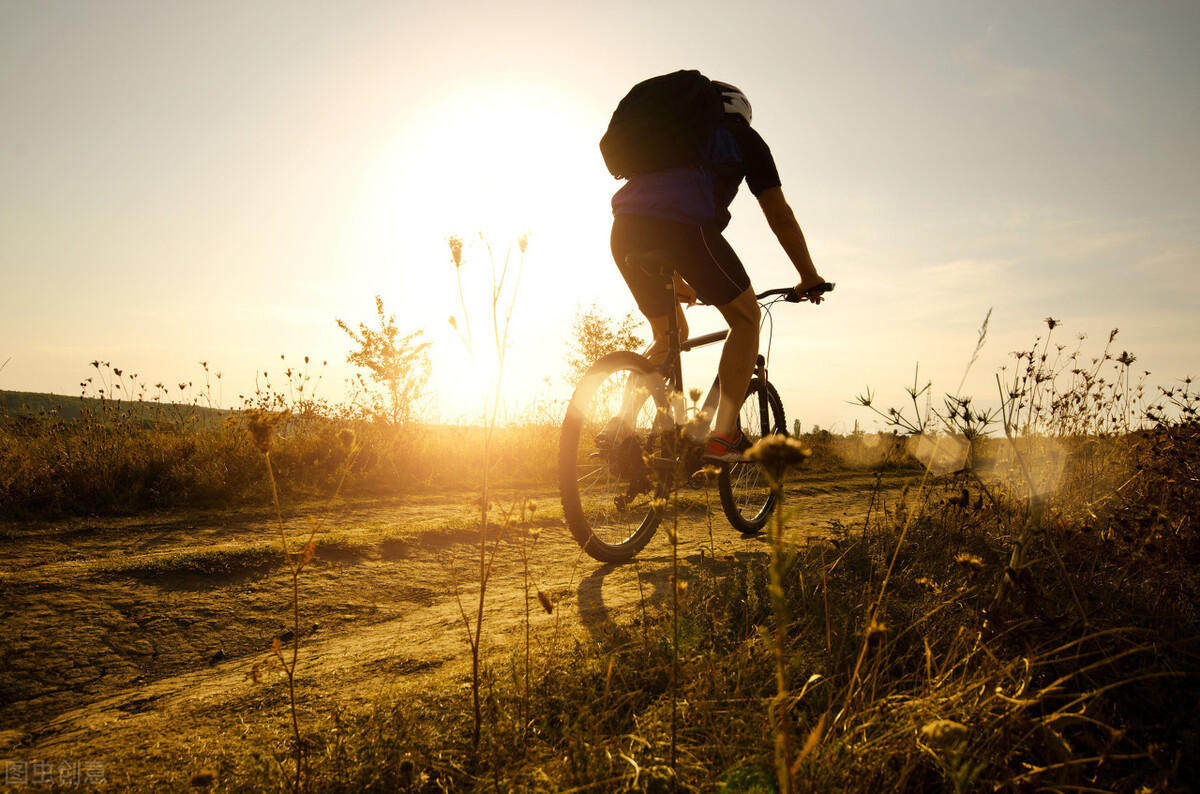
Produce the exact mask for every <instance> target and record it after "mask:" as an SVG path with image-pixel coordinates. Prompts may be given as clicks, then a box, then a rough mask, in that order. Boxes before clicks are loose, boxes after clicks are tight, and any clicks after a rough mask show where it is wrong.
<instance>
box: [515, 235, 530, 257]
mask: <svg viewBox="0 0 1200 794" xmlns="http://www.w3.org/2000/svg"><path fill="white" fill-rule="evenodd" d="M528 245H529V232H523V233H522V234H521V236H520V237H518V238H517V248H519V249H521V253H525V248H526V247H527V246H528Z"/></svg>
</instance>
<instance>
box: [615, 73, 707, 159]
mask: <svg viewBox="0 0 1200 794" xmlns="http://www.w3.org/2000/svg"><path fill="white" fill-rule="evenodd" d="M724 113H725V106H724V100H723V98H722V96H721V91H720V89H719V88H717V86H715V85H714V84H713V82H712V80H709V79H708V78H707V77H705V76H704V75H702V74H700V72H698V71H696V70H695V69H687V70H681V71H678V72H672V73H671V74H664V75H659V76H658V77H651V78H650V79H649V80H644V81H642V82H640V83H638V84H637V85H635V86H634V87H633V88H632V89H630V91H629V93H628V94H626V95H625V98H624V99H622V100H621V102H620V103H619V104H618V105H617V109H616V111H615V112H614V113H613V115H612V120H611V121H610V122H609V124H608V130H607V131H606V132H605V133H604V137H603V138H601V139H600V153H601V154H602V155H603V156H604V164H605V165H606V166H608V170H609V172H610V173H611V174H612V175H613V176H614V177H616V178H617V179H628V178H629V177H631V176H633V175H635V174H644V173H647V172H650V171H661V170H663V169H664V168H675V167H678V166H682V165H691V164H693V163H696V162H699V161H700V160H701V147H703V146H704V144H705V142H706V141H707V140H708V136H709V134H711V133H712V131H713V129H715V128H716V126H717V124H718V123H720V121H721V119H722V117H723V116H724Z"/></svg>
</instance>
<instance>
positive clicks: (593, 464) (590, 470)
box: [558, 353, 670, 562]
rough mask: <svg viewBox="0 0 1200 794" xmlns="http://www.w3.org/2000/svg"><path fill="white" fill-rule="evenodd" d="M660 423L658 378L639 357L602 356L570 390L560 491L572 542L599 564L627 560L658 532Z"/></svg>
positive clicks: (664, 412)
mask: <svg viewBox="0 0 1200 794" xmlns="http://www.w3.org/2000/svg"><path fill="white" fill-rule="evenodd" d="M660 409H661V410H660ZM664 421H665V422H666V423H668V424H669V423H670V414H669V410H668V403H667V399H666V396H665V390H664V388H663V385H662V378H661V376H660V375H659V374H658V373H657V372H656V371H655V370H654V368H653V367H652V366H651V364H650V362H649V361H647V360H646V359H645V358H643V357H642V356H639V355H637V354H636V353H610V354H609V355H607V356H604V357H603V358H601V359H600V360H599V361H597V362H596V363H595V364H594V365H592V367H591V369H589V370H588V371H587V374H586V375H584V377H583V379H582V380H581V381H580V382H579V385H578V386H577V387H576V388H575V394H574V396H572V398H571V404H570V405H569V406H568V408H567V416H566V419H565V420H564V422H563V427H562V436H561V438H560V440H559V447H558V476H559V490H560V493H561V496H562V505H563V514H564V516H565V517H566V520H567V526H568V527H570V529H571V534H572V535H574V537H575V540H576V541H578V542H579V545H580V546H581V547H583V550H584V551H586V552H587V553H588V554H590V555H591V556H592V557H594V558H595V559H597V560H599V561H601V562H624V561H626V560H629V559H632V558H633V556H634V555H635V554H637V553H638V552H639V551H641V549H642V547H643V546H645V545H646V543H647V542H648V541H649V540H650V538H651V537H652V536H653V535H654V530H655V529H657V527H658V522H659V520H660V517H661V516H660V513H659V512H658V511H656V510H655V509H654V507H653V506H652V505H651V502H652V501H653V500H654V499H660V498H665V497H666V495H667V492H668V477H664V476H663V472H664V471H665V470H666V469H669V467H664V466H662V465H658V464H661V463H662V462H663V461H664V457H665V456H664V450H663V448H662V444H663V443H665V442H666V438H667V435H668V434H666V433H662V432H659V431H658V430H656V428H658V427H662V425H663V423H664ZM618 423H619V425H618Z"/></svg>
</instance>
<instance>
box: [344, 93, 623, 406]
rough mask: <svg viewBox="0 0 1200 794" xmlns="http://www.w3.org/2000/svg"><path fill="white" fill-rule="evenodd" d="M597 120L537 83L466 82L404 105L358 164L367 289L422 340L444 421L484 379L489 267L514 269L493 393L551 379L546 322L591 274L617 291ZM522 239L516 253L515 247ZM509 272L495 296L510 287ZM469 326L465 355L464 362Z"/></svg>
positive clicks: (555, 337)
mask: <svg viewBox="0 0 1200 794" xmlns="http://www.w3.org/2000/svg"><path fill="white" fill-rule="evenodd" d="M605 121H606V116H605V114H604V112H600V113H599V115H597V112H596V111H595V109H588V108H586V107H583V106H582V104H581V103H580V102H579V101H578V100H576V99H574V98H572V97H570V96H568V95H563V94H562V93H560V92H556V91H555V90H553V89H550V88H547V87H545V86H538V85H535V84H524V83H523V84H486V85H478V86H473V87H472V88H470V89H469V90H462V91H458V92H455V93H452V94H449V95H448V96H447V97H446V98H445V99H444V100H441V101H438V102H435V103H431V104H426V105H419V106H416V105H415V106H414V108H413V109H412V116H411V117H410V118H406V119H404V120H403V123H402V124H401V125H400V126H399V127H398V129H397V132H396V135H395V136H394V140H393V141H392V143H391V145H390V146H388V147H387V149H386V151H383V152H381V153H380V154H379V156H377V157H376V158H375V160H374V162H373V164H372V165H371V167H370V179H369V183H370V185H371V187H372V190H369V191H367V192H366V193H365V195H366V201H365V203H366V205H367V206H366V208H365V210H364V212H363V217H364V218H366V219H368V220H369V222H370V223H371V224H372V225H373V228H374V231H373V233H372V235H371V236H372V237H373V238H374V239H375V241H376V243H375V246H374V247H375V249H376V250H377V251H380V252H382V253H378V254H377V261H379V262H381V263H382V264H381V265H379V271H378V272H379V281H380V283H381V285H383V288H384V290H385V291H390V292H391V293H393V294H400V295H403V296H404V297H403V298H401V299H400V300H401V301H404V302H405V305H404V307H403V314H404V321H405V324H406V326H407V327H412V328H425V329H427V333H428V338H430V339H431V340H432V341H433V342H434V348H435V351H436V360H435V362H434V375H433V378H432V379H431V382H430V387H431V391H433V392H434V393H435V394H436V396H437V401H438V405H439V412H440V414H441V416H442V417H443V418H444V419H448V420H452V419H453V417H454V416H455V415H460V414H461V415H468V416H469V415H471V414H475V413H478V408H479V405H480V401H479V398H478V395H479V393H480V391H481V390H487V389H488V388H489V387H490V385H491V384H492V383H494V382H495V380H496V376H497V373H494V372H492V371H491V366H492V365H491V364H490V363H489V361H488V359H489V358H491V357H494V356H495V353H496V349H495V344H494V340H493V339H492V336H491V335H492V333H493V330H494V329H493V323H492V316H491V312H492V303H491V295H490V292H489V291H490V288H491V272H492V269H493V268H498V269H502V268H503V265H504V262H505V261H506V260H508V261H511V262H518V261H519V263H520V267H521V271H520V273H519V274H518V275H519V279H520V280H519V287H518V289H517V294H516V310H515V314H514V323H513V324H514V329H513V330H514V333H516V334H518V335H519V334H520V333H521V332H522V329H524V331H525V332H526V336H525V337H524V338H520V339H517V338H514V339H512V340H511V350H510V352H509V354H508V358H507V360H506V363H505V368H504V374H503V384H504V391H505V392H506V395H508V394H511V390H512V389H513V388H514V387H520V386H521V385H522V384H527V383H531V384H533V386H534V387H537V386H539V385H541V384H542V383H543V380H544V377H545V376H546V375H548V374H553V373H554V372H555V371H556V367H557V366H558V364H557V362H558V360H559V359H560V358H561V356H562V352H561V348H562V346H563V344H564V341H563V332H562V329H559V328H558V327H557V326H558V325H561V326H562V327H563V328H565V329H569V327H570V313H571V311H572V310H573V307H574V305H575V304H576V303H577V302H578V301H580V300H584V299H594V298H595V294H594V293H595V289H596V284H597V281H598V280H597V278H596V276H595V274H597V273H603V274H605V276H606V277H608V278H609V280H611V281H612V282H613V283H614V284H615V285H616V286H617V287H622V288H623V284H621V283H620V280H619V277H618V276H617V275H616V271H615V269H614V268H612V267H611V262H610V259H611V256H610V254H609V253H608V229H609V226H610V224H611V213H610V211H609V208H608V199H609V197H610V196H611V194H612V191H613V189H614V187H615V185H614V183H613V180H612V179H611V177H610V176H609V175H608V173H607V172H606V170H605V169H604V164H603V161H602V159H601V158H600V154H599V147H598V145H597V143H598V140H599V137H600V134H601V133H602V132H603V124H604V123H605ZM597 126H599V127H600V129H599V131H598V130H597V129H596V127H597ZM525 235H528V238H527V239H528V241H529V246H528V251H527V252H526V251H521V250H519V246H518V241H519V240H520V239H521V238H522V237H523V236H525ZM451 236H456V237H459V238H461V239H462V240H463V241H464V243H465V248H464V254H463V255H464V261H463V266H462V268H461V269H456V268H455V266H454V265H453V264H452V263H451V255H450V249H449V246H448V245H447V240H448V239H449V238H450V237H451ZM610 271H611V272H610ZM513 275H514V274H512V273H511V272H510V274H509V279H510V280H509V281H506V282H505V286H506V288H507V287H508V286H516V285H515V284H514V282H513V281H512V278H513ZM599 281H600V282H603V281H604V278H600V279H599ZM391 285H395V286H394V287H393V286H391ZM589 290H590V292H589ZM460 296H461V297H460ZM503 297H504V296H502V300H503ZM464 303H465V304H466V308H465V309H464V308H463V304H464ZM398 305H399V303H398ZM501 308H503V307H501ZM559 315H561V316H559ZM452 316H453V317H454V318H455V323H456V324H457V329H454V328H451V326H450V324H449V322H448V321H449V318H450V317H452ZM468 320H469V322H470V324H471V329H472V334H471V339H470V341H471V346H472V348H473V349H472V351H471V352H470V354H464V353H462V351H463V349H464V343H463V337H464V336H466V334H465V331H466V326H467V322H468ZM532 324H540V326H541V327H540V329H539V331H538V332H536V333H535V332H533V331H531V330H530V326H531V325H532ZM556 324H557V325H556ZM551 326H553V327H551ZM531 337H532V338H531ZM506 399H508V398H507V397H506ZM511 399H513V400H514V401H515V402H522V401H523V399H524V398H522V397H517V396H512V398H511Z"/></svg>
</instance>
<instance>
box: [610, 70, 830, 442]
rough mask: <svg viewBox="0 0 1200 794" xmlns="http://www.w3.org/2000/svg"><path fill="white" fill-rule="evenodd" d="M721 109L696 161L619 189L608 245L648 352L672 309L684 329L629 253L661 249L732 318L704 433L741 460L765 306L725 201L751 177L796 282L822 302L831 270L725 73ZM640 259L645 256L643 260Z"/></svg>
mask: <svg viewBox="0 0 1200 794" xmlns="http://www.w3.org/2000/svg"><path fill="white" fill-rule="evenodd" d="M716 85H717V86H718V88H719V89H720V90H721V94H722V96H723V97H724V102H725V116H724V119H723V120H722V122H721V123H720V124H719V125H718V126H717V128H716V129H715V130H714V132H713V133H712V135H711V136H710V137H709V139H708V142H707V144H706V145H705V147H704V151H703V162H702V163H701V164H699V165H691V166H683V167H679V168H670V169H666V170H662V171H653V172H650V173H645V174H637V175H634V176H633V177H631V178H630V179H629V181H628V182H627V183H626V184H625V185H624V186H622V187H621V189H620V190H618V191H617V193H616V194H615V195H614V196H613V199H612V208H613V228H612V238H611V245H612V254H613V259H614V260H616V263H617V267H618V268H619V269H620V270H621V275H622V276H623V277H624V279H625V283H626V284H628V286H629V289H630V292H632V293H633V297H634V300H635V301H636V302H637V305H638V309H640V310H641V312H642V313H643V314H644V315H646V319H647V320H648V321H649V322H650V329H651V331H652V333H653V335H654V341H653V343H652V344H651V346H650V350H649V353H648V355H649V358H650V360H651V361H652V362H654V363H656V364H657V363H659V362H660V361H661V360H662V358H663V356H664V355H665V353H666V348H667V327H668V319H669V313H670V312H672V311H674V312H675V313H676V317H677V318H678V322H679V328H680V334H681V336H682V338H685V339H686V338H687V322H686V320H685V319H684V316H683V310H682V308H681V307H680V306H672V305H671V303H670V298H669V295H670V292H669V290H668V289H667V282H666V278H668V277H667V276H665V275H664V274H663V273H662V272H661V271H659V270H657V269H656V270H654V271H653V272H651V271H649V270H646V269H644V268H643V267H640V266H639V263H638V260H637V258H636V257H635V258H634V259H633V263H632V264H631V263H629V262H627V261H626V258H627V257H628V255H629V254H630V253H631V252H647V251H662V252H665V253H667V254H668V255H669V256H670V258H671V259H670V261H671V263H672V265H673V266H674V267H675V274H674V276H673V277H672V278H673V279H674V282H675V287H676V291H677V294H678V296H679V300H680V301H681V302H684V303H687V304H688V305H692V304H693V303H695V302H696V300H697V299H699V300H701V301H703V302H704V303H707V304H710V305H713V306H716V307H717V310H718V311H720V312H721V315H722V316H723V317H724V318H725V321H726V322H727V323H728V324H729V336H728V338H727V339H726V340H725V346H724V348H723V349H722V351H721V360H720V364H719V366H718V370H717V374H718V377H719V379H720V391H721V393H720V402H719V403H718V406H717V415H716V417H714V420H713V428H712V431H711V432H710V433H709V435H708V438H707V439H706V441H705V457H706V458H708V459H710V460H718V461H726V462H734V461H739V460H743V459H744V457H743V455H742V453H743V452H744V451H745V450H746V448H747V447H748V446H749V442H748V441H747V440H746V439H745V438H744V437H743V436H742V434H741V431H740V430H739V429H738V427H737V411H738V408H739V406H740V405H741V403H742V399H743V397H744V396H745V394H746V389H747V387H748V386H749V384H750V378H751V376H752V375H753V372H754V365H755V361H756V360H757V356H758V334H759V308H758V301H757V300H756V299H755V297H754V288H753V287H751V285H750V277H749V276H748V275H747V274H746V269H745V267H743V266H742V263H741V260H739V259H738V256H737V254H736V253H734V250H733V248H732V247H730V245H729V243H728V242H727V241H726V240H725V238H724V236H723V235H722V232H723V231H724V230H725V227H726V226H727V225H728V223H729V220H730V215H729V204H730V202H732V201H733V198H734V196H735V195H736V194H737V191H738V186H739V185H740V184H741V182H742V180H743V179H745V180H746V184H747V186H748V187H749V188H750V192H751V193H752V194H753V195H754V197H755V198H757V199H758V203H759V206H760V207H761V208H762V211H763V214H764V215H765V216H766V219H767V224H768V225H769V226H770V227H771V231H773V232H774V233H775V236H776V238H777V239H778V240H779V244H780V245H781V246H782V247H783V250H784V252H785V253H786V254H787V256H788V258H789V259H790V260H791V261H792V264H793V265H794V266H795V267H796V271H797V272H798V273H799V275H800V281H799V283H798V284H797V285H796V292H798V293H799V294H801V295H802V296H803V297H805V298H806V299H807V300H809V301H811V302H813V303H820V302H821V296H822V292H821V290H822V288H823V287H824V285H825V279H823V278H822V277H821V276H820V274H818V273H817V268H816V266H815V265H814V264H813V261H812V257H811V256H810V255H809V252H808V244H807V243H806V242H805V240H804V233H803V232H802V231H801V230H800V225H799V223H797V222H796V216H795V214H794V213H793V212H792V208H791V207H790V206H789V205H788V203H787V200H786V199H785V198H784V196H783V189H782V188H781V182H780V179H779V171H778V169H777V168H776V167H775V160H774V158H773V157H772V156H771V150H770V148H768V146H767V144H766V142H764V141H763V139H762V138H761V137H760V136H759V134H758V133H757V132H755V131H754V129H753V128H752V127H751V126H750V116H751V112H750V102H749V100H747V99H746V95H745V94H743V93H742V92H741V91H740V90H738V89H737V88H735V87H734V86H732V85H729V84H728V83H719V82H718V83H716ZM642 261H644V260H642Z"/></svg>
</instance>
